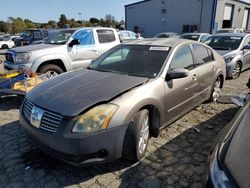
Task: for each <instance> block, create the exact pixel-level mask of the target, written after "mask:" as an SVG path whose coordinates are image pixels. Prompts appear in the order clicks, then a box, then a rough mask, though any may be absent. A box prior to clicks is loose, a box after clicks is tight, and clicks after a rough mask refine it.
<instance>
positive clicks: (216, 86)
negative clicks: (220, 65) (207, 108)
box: [212, 77, 221, 102]
mask: <svg viewBox="0 0 250 188" xmlns="http://www.w3.org/2000/svg"><path fill="white" fill-rule="evenodd" d="M220 92H221V78H220V77H218V78H217V80H216V81H215V83H214V88H213V95H212V96H213V101H214V102H216V101H217V100H218V98H219V95H220Z"/></svg>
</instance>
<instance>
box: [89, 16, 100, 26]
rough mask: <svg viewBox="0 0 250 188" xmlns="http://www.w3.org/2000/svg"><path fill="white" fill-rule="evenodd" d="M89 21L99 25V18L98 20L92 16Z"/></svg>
mask: <svg viewBox="0 0 250 188" xmlns="http://www.w3.org/2000/svg"><path fill="white" fill-rule="evenodd" d="M89 22H90V23H91V24H92V25H94V26H97V25H99V20H98V19H97V18H94V17H92V18H90V19H89Z"/></svg>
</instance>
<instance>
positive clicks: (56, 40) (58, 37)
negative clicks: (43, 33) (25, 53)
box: [45, 30, 74, 45]
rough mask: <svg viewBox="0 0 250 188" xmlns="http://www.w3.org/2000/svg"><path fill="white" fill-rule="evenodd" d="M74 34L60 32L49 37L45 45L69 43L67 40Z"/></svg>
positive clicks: (69, 31) (71, 32)
mask: <svg viewBox="0 0 250 188" xmlns="http://www.w3.org/2000/svg"><path fill="white" fill-rule="evenodd" d="M73 33H74V30H63V31H58V32H56V33H54V34H53V35H51V37H49V38H48V39H47V40H46V42H45V44H55V45H62V44H65V43H66V42H67V40H68V39H69V38H70V37H71V35H72V34H73Z"/></svg>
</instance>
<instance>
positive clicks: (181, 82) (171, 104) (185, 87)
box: [164, 45, 198, 124]
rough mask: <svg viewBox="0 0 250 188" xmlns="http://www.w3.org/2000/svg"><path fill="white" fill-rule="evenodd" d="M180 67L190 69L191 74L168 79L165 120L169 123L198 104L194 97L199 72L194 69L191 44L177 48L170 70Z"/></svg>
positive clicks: (166, 83) (166, 84)
mask: <svg viewBox="0 0 250 188" xmlns="http://www.w3.org/2000/svg"><path fill="white" fill-rule="evenodd" d="M178 68H184V69H188V70H189V75H188V76H187V77H185V78H180V79H171V80H167V79H166V82H165V86H164V87H165V88H164V89H165V99H164V103H165V122H166V123H167V124H168V123H171V122H173V121H174V120H176V119H178V118H179V117H180V116H182V115H183V114H185V113H186V112H188V111H189V110H190V109H192V108H193V107H194V106H196V104H195V103H194V97H195V96H196V94H197V85H198V81H197V76H198V75H197V74H198V72H197V71H196V70H195V69H194V59H193V55H192V51H191V47H190V45H184V46H181V47H179V49H177V51H176V52H175V54H174V56H173V58H172V60H171V62H170V65H169V69H168V71H170V70H172V69H178Z"/></svg>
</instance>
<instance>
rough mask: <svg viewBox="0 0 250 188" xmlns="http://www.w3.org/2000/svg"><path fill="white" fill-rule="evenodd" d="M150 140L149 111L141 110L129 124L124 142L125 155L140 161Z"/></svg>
mask: <svg viewBox="0 0 250 188" xmlns="http://www.w3.org/2000/svg"><path fill="white" fill-rule="evenodd" d="M148 140H149V112H148V110H146V109H143V110H140V111H139V112H138V113H137V114H136V116H135V118H134V121H132V122H131V124H130V125H129V127H128V129H127V132H126V135H125V138H124V144H123V157H124V158H127V159H130V160H133V161H139V160H141V159H142V158H143V157H144V155H145V153H146V150H147V145H148Z"/></svg>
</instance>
